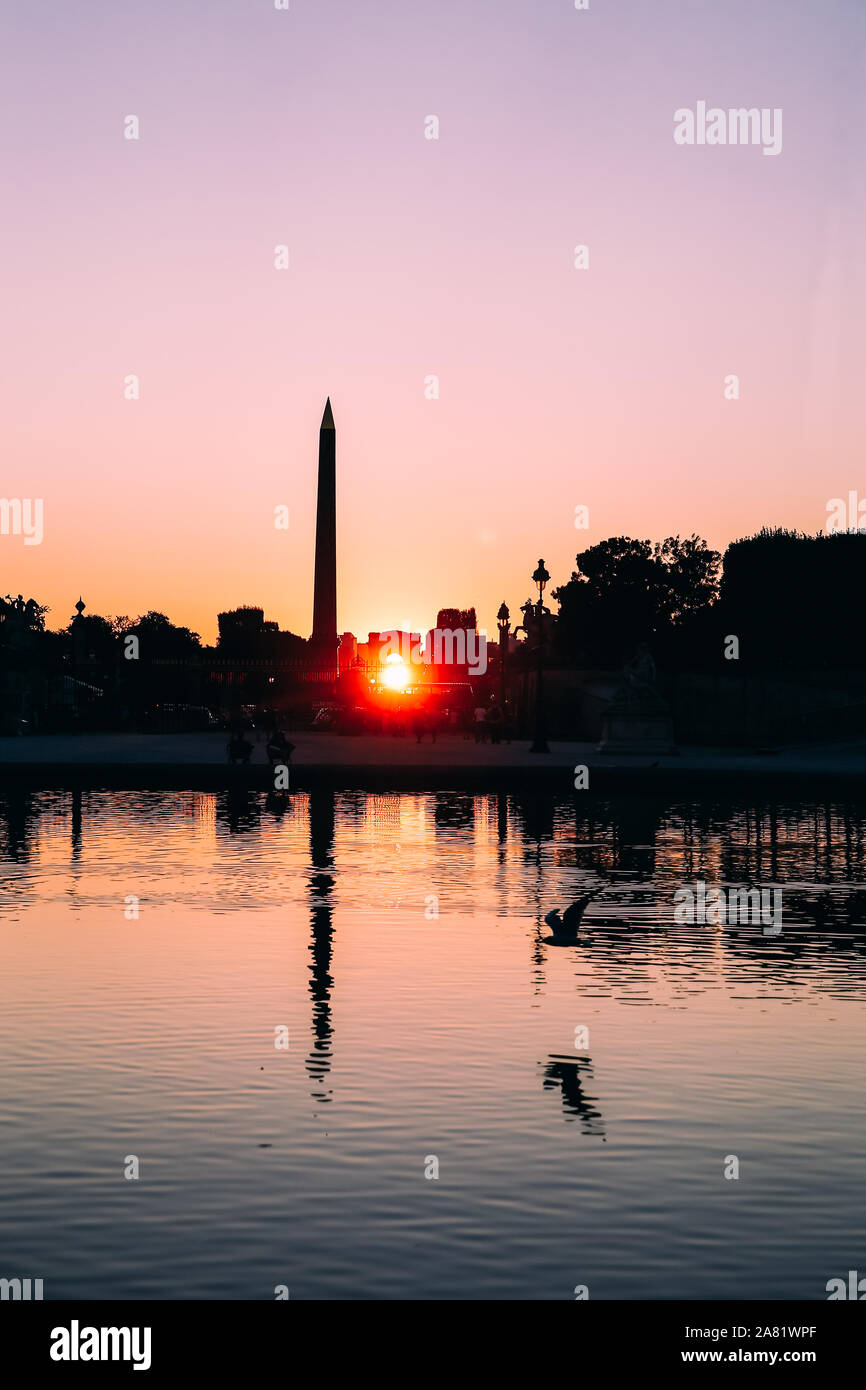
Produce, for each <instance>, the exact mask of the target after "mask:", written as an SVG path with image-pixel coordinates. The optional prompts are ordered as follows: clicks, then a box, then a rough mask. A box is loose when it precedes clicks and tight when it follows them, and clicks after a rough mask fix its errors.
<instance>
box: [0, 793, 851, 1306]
mask: <svg viewBox="0 0 866 1390" xmlns="http://www.w3.org/2000/svg"><path fill="white" fill-rule="evenodd" d="M587 806H590V807H591V809H590V810H589V811H588V810H587ZM864 829H866V808H864V807H862V806H851V805H843V804H832V805H824V804H820V805H816V804H803V803H797V804H778V805H771V804H769V805H762V806H755V805H746V804H742V805H734V804H730V803H719V804H716V805H713V804H710V803H707V804H702V805H700V806H699V805H697V804H694V803H692V802H688V801H682V802H673V801H671V802H660V801H656V800H650V799H646V800H641V799H639V798H623V799H622V800H613V801H609V802H594V803H589V802H587V801H586V800H568V799H566V800H562V801H558V800H554V799H552V798H549V797H538V798H533V799H522V798H519V797H510V796H509V797H506V796H497V795H480V796H472V795H463V794H458V793H439V794H395V795H372V794H364V793H346V794H337V795H336V796H334V795H332V794H331V793H329V792H327V791H319V792H313V793H311V794H310V795H303V796H301V795H298V796H294V797H292V798H280V799H279V800H274V799H270V800H266V799H265V797H264V796H260V795H258V794H256V793H250V794H248V795H247V794H245V793H238V794H229V793H225V794H210V793H199V792H167V793H160V792H135V793H122V792H108V791H93V792H85V793H83V794H80V793H73V792H57V793H47V792H40V793H32V794H30V793H24V792H14V793H9V794H7V795H6V796H5V798H3V799H0V837H2V838H0V845H2V848H0V866H2V890H0V979H2V992H3V1010H2V1017H0V1047H2V1058H3V1065H2V1075H0V1276H5V1277H14V1276H18V1277H31V1278H42V1279H44V1281H45V1296H46V1297H47V1298H51V1297H54V1298H61V1297H76V1298H77V1297H85V1298H109V1297H121V1298H154V1297H156V1298H253V1299H270V1298H273V1297H274V1290H275V1288H276V1286H278V1285H286V1286H287V1287H288V1289H289V1290H290V1294H291V1297H292V1298H351V1299H354V1298H392V1297H414V1298H478V1297H492V1298H561V1299H568V1298H573V1297H574V1289H575V1286H576V1285H586V1286H587V1287H588V1289H589V1294H590V1297H591V1298H682V1297H691V1298H714V1297H731V1298H754V1299H763V1298H803V1299H812V1298H825V1297H826V1292H825V1285H826V1282H827V1280H828V1279H830V1278H833V1277H836V1276H838V1275H842V1276H845V1275H846V1274H847V1271H848V1270H849V1269H859V1270H860V1271H861V1272H863V1271H866V1201H864V1195H866V1194H864V1175H866V1095H864V1065H863V1062H864V1044H866V864H864ZM699 879H701V880H703V881H705V882H706V883H707V884H708V885H722V886H724V885H732V884H735V885H747V884H755V885H758V884H760V885H762V886H765V887H778V888H780V889H781V890H782V902H783V922H782V931H781V932H780V933H779V934H778V935H772V934H767V932H766V931H765V929H764V928H762V926H761V925H760V924H759V923H758V924H754V925H751V924H742V925H739V924H738V925H733V926H731V925H709V926H706V925H685V924H680V923H678V922H677V921H675V919H674V893H675V892H676V890H677V889H678V888H680V887H681V886H682V885H694V884H695V883H696V881H697V880H699ZM601 888H604V892H603V893H602V894H601V896H600V897H597V898H595V899H593V901H592V902H591V904H590V906H589V908H588V909H587V912H586V915H585V917H584V921H583V928H582V931H581V935H580V938H579V941H578V944H577V945H573V946H566V947H558V946H554V945H549V944H547V943H546V942H545V940H544V937H545V936H547V935H548V931H549V929H548V928H547V927H545V926H544V925H543V921H542V919H543V916H544V914H545V913H546V912H548V911H550V909H551V908H553V907H560V908H561V907H564V906H566V905H567V904H568V903H569V902H571V901H572V900H573V899H574V898H576V897H577V896H579V895H580V894H582V893H587V892H594V891H595V890H597V889H601ZM581 1029H584V1030H588V1037H586V1036H585V1035H583V1034H581V1033H580V1032H577V1033H576V1030H581ZM285 1030H287V1034H286V1031H285ZM286 1036H287V1041H288V1046H287V1047H278V1046H275V1043H279V1042H281V1041H282V1040H283V1039H285V1038H286ZM582 1043H585V1046H578V1044H582ZM133 1155H134V1156H135V1157H136V1158H137V1160H138V1164H139V1178H138V1180H137V1181H134V1180H132V1181H130V1180H127V1179H126V1178H125V1176H124V1170H125V1168H128V1167H130V1158H131V1156H133ZM733 1157H736V1158H737V1159H738V1160H739V1178H738V1179H736V1180H730V1179H726V1177H725V1169H726V1167H727V1168H728V1169H730V1168H731V1161H730V1160H731V1158H733ZM437 1163H438V1178H434V1177H429V1176H425V1173H431V1172H432V1171H433V1170H434V1169H435V1167H436V1164H437Z"/></svg>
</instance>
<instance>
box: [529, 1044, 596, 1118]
mask: <svg viewBox="0 0 866 1390" xmlns="http://www.w3.org/2000/svg"><path fill="white" fill-rule="evenodd" d="M539 1066H544V1081H543V1083H542V1084H543V1086H544V1089H545V1091H550V1090H559V1091H561V1092H562V1111H563V1114H564V1116H565V1118H566V1120H580V1127H581V1129H582V1130H583V1132H584V1134H600V1135H601V1136H602V1137H603V1136H604V1125H603V1123H602V1118H601V1111H600V1110H598V1109H596V1106H595V1100H594V1098H593V1097H592V1096H587V1095H585V1094H584V1089H583V1083H584V1081H591V1080H592V1063H591V1062H590V1060H589V1058H588V1057H549V1058H548V1060H547V1064H546V1065H545V1064H544V1063H539Z"/></svg>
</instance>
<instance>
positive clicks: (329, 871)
mask: <svg viewBox="0 0 866 1390" xmlns="http://www.w3.org/2000/svg"><path fill="white" fill-rule="evenodd" d="M310 860H311V863H312V872H311V873H310V876H309V883H310V928H311V940H310V953H311V955H312V957H313V963H312V965H311V966H310V974H311V975H312V979H311V980H310V994H311V996H312V1000H313V1050H312V1052H311V1053H310V1055H309V1057H308V1058H307V1072H308V1073H309V1076H310V1079H311V1080H312V1081H314V1082H316V1083H317V1088H318V1089H316V1090H314V1091H313V1092H312V1096H313V1099H314V1100H318V1101H329V1100H331V1099H332V1095H333V1092H332V1091H331V1090H330V1089H329V1088H324V1083H325V1081H326V1078H327V1077H328V1075H329V1073H330V1070H331V1039H332V1037H333V1032H334V1030H333V1026H332V1024H331V990H332V989H333V986H334V980H333V976H332V975H331V949H332V940H333V933H334V924H333V921H332V917H331V912H332V908H331V893H332V892H333V888H334V793H333V792H332V791H330V790H321V789H317V790H315V791H312V792H311V793H310Z"/></svg>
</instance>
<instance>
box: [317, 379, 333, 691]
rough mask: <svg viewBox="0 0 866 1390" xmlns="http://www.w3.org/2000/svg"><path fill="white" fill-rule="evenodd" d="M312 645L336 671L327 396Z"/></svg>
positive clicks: (321, 449) (321, 445) (321, 444)
mask: <svg viewBox="0 0 866 1390" xmlns="http://www.w3.org/2000/svg"><path fill="white" fill-rule="evenodd" d="M312 646H313V649H314V660H315V662H316V665H317V666H318V667H319V668H320V669H321V670H323V671H327V672H329V673H333V675H336V674H337V646H338V640H337V432H336V430H335V429H334V417H333V415H332V413H331V399H330V397H328V402H327V404H326V406H325V413H324V415H323V416H322V423H321V426H320V428H319V492H318V501H317V504H316V573H315V580H314V588H313V636H312Z"/></svg>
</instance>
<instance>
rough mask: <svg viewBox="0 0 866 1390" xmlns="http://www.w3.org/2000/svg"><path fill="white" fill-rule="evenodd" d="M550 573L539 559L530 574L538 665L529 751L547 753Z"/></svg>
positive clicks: (548, 750)
mask: <svg viewBox="0 0 866 1390" xmlns="http://www.w3.org/2000/svg"><path fill="white" fill-rule="evenodd" d="M549 578H550V575H549V574H548V573H547V570H546V569H545V568H544V561H543V560H539V562H538V568H537V570H536V571H535V573H534V574H533V576H532V580H533V583H534V584H536V585H537V586H538V603H537V604H536V605H535V635H536V641H537V643H538V665H537V666H536V674H535V738H534V739H533V741H532V747H531V748H530V750H529V751H530V753H549V752H550V749H549V748H548V746H547V719H546V717H545V712H544V586H545V584H546V583H547V581H548V580H549Z"/></svg>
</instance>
